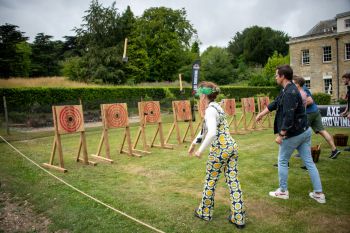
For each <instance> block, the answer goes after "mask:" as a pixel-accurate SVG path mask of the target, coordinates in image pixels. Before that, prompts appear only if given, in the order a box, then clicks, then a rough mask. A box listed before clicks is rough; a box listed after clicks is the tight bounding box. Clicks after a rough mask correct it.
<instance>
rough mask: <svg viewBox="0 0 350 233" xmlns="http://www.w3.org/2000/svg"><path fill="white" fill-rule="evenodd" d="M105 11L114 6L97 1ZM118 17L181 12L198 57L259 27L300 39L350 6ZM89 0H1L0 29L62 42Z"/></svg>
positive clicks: (237, 2)
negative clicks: (14, 27) (192, 30)
mask: <svg viewBox="0 0 350 233" xmlns="http://www.w3.org/2000/svg"><path fill="white" fill-rule="evenodd" d="M99 2H100V3H101V4H102V5H103V6H104V7H109V6H111V4H112V2H113V0H99ZM115 2H116V8H118V11H119V13H122V12H124V11H125V9H126V7H127V6H128V5H129V6H130V7H131V10H132V12H133V13H134V15H135V16H141V15H142V13H143V12H144V10H146V9H148V8H150V7H160V6H164V7H168V8H172V9H182V8H185V10H186V13H187V19H188V20H189V21H190V23H191V24H192V25H193V27H194V28H195V29H196V30H197V33H198V38H199V40H200V41H201V45H200V49H201V52H203V51H204V50H205V49H206V48H207V47H209V46H220V47H227V46H228V43H229V41H231V40H232V38H233V37H234V35H235V34H236V33H237V32H242V31H243V30H244V29H245V28H247V27H251V26H254V25H258V26H261V27H271V28H272V29H274V30H280V31H283V32H285V33H287V34H288V35H289V36H291V37H296V36H302V35H304V34H305V33H306V32H307V31H309V30H310V29H311V28H312V27H313V26H315V25H316V24H317V23H318V22H319V21H322V20H327V19H333V18H334V17H335V16H336V14H339V13H342V12H346V11H350V0H217V1H213V0H115ZM89 5H90V0H0V25H3V24H5V23H9V24H14V25H17V26H19V30H20V31H22V32H25V34H24V35H25V36H27V37H29V41H30V42H32V41H33V40H34V38H35V36H36V35H37V34H38V33H44V34H46V35H51V36H53V37H54V38H53V39H54V40H64V38H63V37H64V36H73V35H75V33H74V31H73V29H74V28H75V27H78V28H79V27H80V25H81V24H82V23H83V21H82V17H83V16H84V15H86V13H85V11H86V10H87V9H88V8H89Z"/></svg>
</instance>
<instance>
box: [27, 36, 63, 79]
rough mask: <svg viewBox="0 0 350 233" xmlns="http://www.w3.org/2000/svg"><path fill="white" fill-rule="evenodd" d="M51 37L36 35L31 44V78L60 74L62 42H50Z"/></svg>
mask: <svg viewBox="0 0 350 233" xmlns="http://www.w3.org/2000/svg"><path fill="white" fill-rule="evenodd" d="M52 38H53V37H52V36H50V35H45V34H44V33H38V34H37V35H36V37H35V40H34V42H33V44H32V55H31V63H32V64H31V76H37V77H38V76H54V75H58V74H59V72H60V67H59V60H60V58H61V55H62V54H61V52H62V47H63V42H62V41H52Z"/></svg>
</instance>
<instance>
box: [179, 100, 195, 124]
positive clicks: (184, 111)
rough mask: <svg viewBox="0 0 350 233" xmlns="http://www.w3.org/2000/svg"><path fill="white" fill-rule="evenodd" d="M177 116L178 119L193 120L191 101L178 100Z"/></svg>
mask: <svg viewBox="0 0 350 233" xmlns="http://www.w3.org/2000/svg"><path fill="white" fill-rule="evenodd" d="M176 113H177V118H178V120H191V119H192V116H191V106H190V102H189V101H178V102H177V112H176Z"/></svg>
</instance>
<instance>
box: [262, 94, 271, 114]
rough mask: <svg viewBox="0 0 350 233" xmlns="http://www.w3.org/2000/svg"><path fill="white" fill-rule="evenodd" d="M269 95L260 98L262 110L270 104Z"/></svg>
mask: <svg viewBox="0 0 350 233" xmlns="http://www.w3.org/2000/svg"><path fill="white" fill-rule="evenodd" d="M269 102H270V101H269V97H262V98H260V111H262V110H264V109H265V108H266V107H267V105H269Z"/></svg>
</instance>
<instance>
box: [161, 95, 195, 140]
mask: <svg viewBox="0 0 350 233" xmlns="http://www.w3.org/2000/svg"><path fill="white" fill-rule="evenodd" d="M172 106H173V115H174V123H173V124H172V126H171V128H170V131H169V133H168V136H167V137H166V139H165V143H168V141H169V138H170V136H171V134H172V133H173V131H174V129H176V139H177V142H178V144H181V143H184V142H192V140H193V139H194V132H193V126H192V114H191V103H190V101H189V100H181V101H173V102H172ZM179 122H185V123H186V122H188V125H187V127H186V131H185V134H184V136H183V137H182V138H181V134H180V127H179ZM189 131H190V133H191V138H190V140H186V138H187V134H188V132H189Z"/></svg>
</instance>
